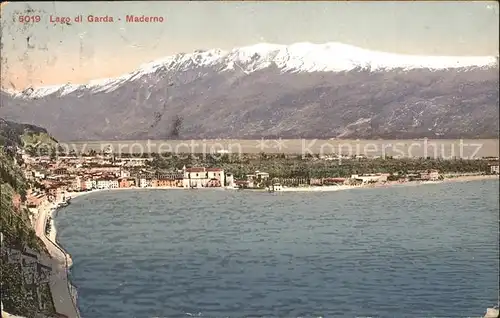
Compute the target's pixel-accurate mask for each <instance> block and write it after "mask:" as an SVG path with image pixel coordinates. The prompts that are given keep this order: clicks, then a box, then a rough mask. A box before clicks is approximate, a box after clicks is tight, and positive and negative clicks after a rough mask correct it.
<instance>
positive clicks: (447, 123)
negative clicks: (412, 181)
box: [0, 43, 499, 141]
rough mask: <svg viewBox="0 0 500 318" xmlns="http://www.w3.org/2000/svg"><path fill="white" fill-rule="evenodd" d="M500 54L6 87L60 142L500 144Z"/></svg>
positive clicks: (340, 56)
mask: <svg viewBox="0 0 500 318" xmlns="http://www.w3.org/2000/svg"><path fill="white" fill-rule="evenodd" d="M498 87H499V74H498V57H446V56H445V57H441V56H439V57H436V56H410V55H401V54H392V53H383V52H374V51H370V50H366V49H361V48H357V47H353V46H350V45H345V44H339V43H326V44H312V43H296V44H292V45H288V46H286V45H275V44H257V45H252V46H247V47H241V48H236V49H233V50H230V51H223V50H219V49H212V50H197V51H195V52H193V53H189V54H185V53H179V54H176V55H174V56H169V57H166V58H164V59H161V60H158V61H154V62H152V63H148V64H144V65H142V66H140V67H139V68H138V69H136V70H135V71H133V72H131V73H128V74H125V75H123V76H120V77H116V78H110V79H102V80H95V81H91V82H90V83H88V84H82V85H78V84H62V85H53V86H46V87H38V88H34V87H28V88H26V89H25V90H23V91H22V92H20V91H7V90H3V91H1V92H0V94H1V102H2V107H1V108H0V116H1V117H4V118H5V119H7V120H12V121H17V122H23V123H30V124H36V125H39V126H42V127H45V128H47V130H48V131H49V132H50V133H51V134H52V135H53V136H54V137H55V138H57V139H59V140H63V141H68V140H124V139H128V140H130V139H173V138H174V139H202V138H207V139H208V138H235V139H236V138H237V139H250V138H251V139H255V138H276V137H281V138H322V139H324V138H349V139H353V138H360V139H377V138H387V139H409V138H423V137H428V138H498V132H499V106H498V103H499V91H498Z"/></svg>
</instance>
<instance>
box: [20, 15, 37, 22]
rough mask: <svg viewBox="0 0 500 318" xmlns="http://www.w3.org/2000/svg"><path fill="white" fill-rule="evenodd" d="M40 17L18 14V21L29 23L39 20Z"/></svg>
mask: <svg viewBox="0 0 500 318" xmlns="http://www.w3.org/2000/svg"><path fill="white" fill-rule="evenodd" d="M40 20H41V18H40V16H39V15H21V16H19V22H21V23H31V22H40Z"/></svg>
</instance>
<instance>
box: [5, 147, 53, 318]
mask: <svg viewBox="0 0 500 318" xmlns="http://www.w3.org/2000/svg"><path fill="white" fill-rule="evenodd" d="M28 188H29V184H28V181H27V180H26V179H25V177H24V174H23V172H22V170H21V168H20V167H19V165H18V163H17V159H14V157H12V156H11V154H9V153H6V152H5V151H4V150H3V149H1V148H0V194H1V195H0V210H1V214H0V232H1V233H2V245H1V249H0V252H1V253H0V272H1V273H2V274H1V275H0V284H1V290H2V306H3V310H5V311H7V312H9V313H11V314H16V315H22V316H25V317H45V316H46V315H49V316H52V315H53V314H54V305H53V300H52V297H51V294H50V287H49V285H48V281H47V280H45V279H44V278H43V277H44V275H45V277H46V275H47V270H50V269H47V268H46V267H44V266H43V264H42V263H40V261H39V260H40V259H41V258H42V256H43V257H45V258H47V257H48V253H47V250H46V248H45V246H44V244H43V242H42V241H41V240H40V239H39V238H38V237H37V236H36V233H35V231H34V229H33V228H32V226H31V221H30V216H31V212H30V211H29V210H28V209H27V208H26V207H25V205H24V202H25V200H26V191H27V189H28ZM40 315H42V316H40Z"/></svg>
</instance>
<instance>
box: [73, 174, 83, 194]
mask: <svg viewBox="0 0 500 318" xmlns="http://www.w3.org/2000/svg"><path fill="white" fill-rule="evenodd" d="M72 187H73V190H75V191H80V190H81V189H82V179H81V178H80V176H78V177H76V178H75V180H74V181H73V185H72Z"/></svg>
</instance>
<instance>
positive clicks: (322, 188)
mask: <svg viewBox="0 0 500 318" xmlns="http://www.w3.org/2000/svg"><path fill="white" fill-rule="evenodd" d="M495 179H497V180H498V179H499V176H498V175H471V176H455V177H449V178H444V179H443V180H436V181H407V182H399V181H387V182H383V183H373V184H362V185H338V186H310V187H283V189H282V190H281V191H278V192H326V191H341V190H352V189H372V188H387V187H404V186H419V185H430V184H440V183H448V182H468V181H478V180H495Z"/></svg>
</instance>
